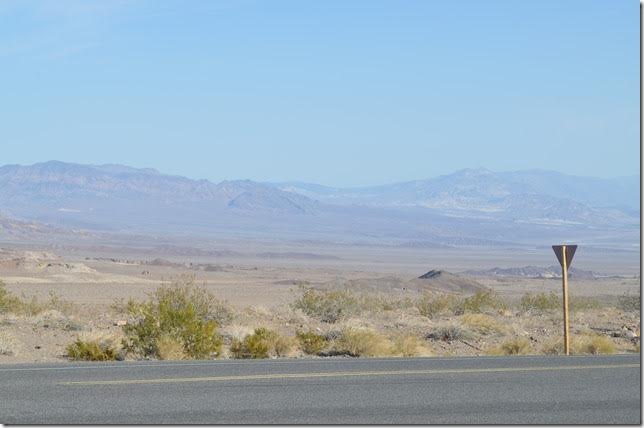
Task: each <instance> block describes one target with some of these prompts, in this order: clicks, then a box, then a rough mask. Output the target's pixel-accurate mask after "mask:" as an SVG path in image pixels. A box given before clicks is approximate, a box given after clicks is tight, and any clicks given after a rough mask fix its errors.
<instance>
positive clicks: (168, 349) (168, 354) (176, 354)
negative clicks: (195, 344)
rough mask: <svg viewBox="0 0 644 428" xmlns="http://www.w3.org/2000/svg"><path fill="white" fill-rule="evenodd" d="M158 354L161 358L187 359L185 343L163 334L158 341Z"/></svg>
mask: <svg viewBox="0 0 644 428" xmlns="http://www.w3.org/2000/svg"><path fill="white" fill-rule="evenodd" d="M157 347H158V348H159V349H158V356H159V359H160V360H185V359H187V356H186V353H185V351H184V350H183V345H182V344H181V342H179V341H178V340H177V339H175V338H174V337H172V336H167V335H166V336H162V337H160V338H159V341H158V342H157Z"/></svg>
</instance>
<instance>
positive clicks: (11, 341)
mask: <svg viewBox="0 0 644 428" xmlns="http://www.w3.org/2000/svg"><path fill="white" fill-rule="evenodd" d="M15 353H16V339H15V338H14V337H13V336H12V335H11V334H9V333H7V332H5V331H0V355H14V354H15Z"/></svg>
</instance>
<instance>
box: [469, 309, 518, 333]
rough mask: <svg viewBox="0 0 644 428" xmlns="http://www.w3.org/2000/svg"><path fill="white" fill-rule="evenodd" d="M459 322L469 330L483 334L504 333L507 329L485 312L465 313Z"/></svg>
mask: <svg viewBox="0 0 644 428" xmlns="http://www.w3.org/2000/svg"><path fill="white" fill-rule="evenodd" d="M461 322H462V323H463V325H465V326H467V327H468V328H470V329H471V330H474V331H476V332H477V333H480V334H483V335H487V334H499V333H504V332H505V331H506V330H507V329H506V327H505V326H504V325H503V324H501V323H500V322H498V321H497V320H496V319H494V317H492V316H490V315H486V314H465V315H463V316H462V317H461Z"/></svg>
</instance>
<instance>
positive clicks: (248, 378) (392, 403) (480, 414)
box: [0, 355, 641, 424]
mask: <svg viewBox="0 0 644 428" xmlns="http://www.w3.org/2000/svg"><path fill="white" fill-rule="evenodd" d="M0 422H2V423H9V424H15V423H19V424H37V423H55V424H62V423H75V424H93V423H101V424H135V423H148V424H160V423H172V424H179V423H205V424H213V423H226V424H233V423H253V424H258V423H260V424H266V423H280V424H286V423H298V424H306V423H315V424H324V423H327V424H328V423H351V424H357V423H379V424H387V423H398V424H402V423H422V424H448V423H450V424H467V423H479V424H482V423H511V424H521V423H531V424H536V423H539V424H541V423H560V424H569V423H584V424H601V423H619V424H639V423H641V413H640V359H639V355H622V356H610V357H605V356H602V357H599V356H594V357H591V356H588V357H567V358H566V357H498V358H497V357H486V358H424V359H422V358H414V359H315V360H272V361H266V360H264V361H230V360H229V361H213V362H205V361H204V362H175V363H162V362H138V363H122V362H121V363H104V364H103V363H99V364H91V363H88V364H78V363H73V364H72V363H70V364H62V365H61V364H59V365H31V364H30V365H2V366H0Z"/></svg>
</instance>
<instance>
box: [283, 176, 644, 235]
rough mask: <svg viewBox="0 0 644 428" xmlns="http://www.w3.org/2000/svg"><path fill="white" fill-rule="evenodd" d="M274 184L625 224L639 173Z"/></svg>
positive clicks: (367, 200)
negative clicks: (364, 183)
mask: <svg viewBox="0 0 644 428" xmlns="http://www.w3.org/2000/svg"><path fill="white" fill-rule="evenodd" d="M274 186H275V187H276V188H278V189H281V190H284V191H287V192H292V193H295V194H299V195H303V196H307V197H309V198H311V199H315V200H318V201H321V202H325V203H330V204H338V205H350V204H357V205H366V206H378V207H383V206H386V207H422V208H428V209H431V210H434V211H435V212H440V213H442V214H445V215H456V216H468V217H482V218H499V217H503V218H510V219H514V220H520V221H524V222H532V223H547V224H557V223H586V224H588V223H592V224H597V223H601V222H623V223H629V222H632V221H633V219H634V218H637V217H638V216H639V177H624V178H620V179H601V178H588V177H575V176H569V175H564V174H561V173H558V172H553V171H541V170H531V171H517V172H501V173H495V172H492V171H489V170H486V169H465V170H461V171H458V172H456V173H454V174H449V175H442V176H439V177H436V178H430V179H427V180H416V181H409V182H404V183H396V184H390V185H383V186H374V187H362V188H333V187H325V186H320V185H318V184H307V183H298V182H288V183H277V184H274Z"/></svg>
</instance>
